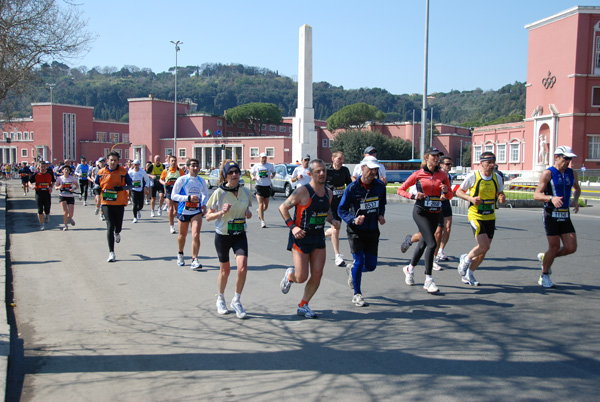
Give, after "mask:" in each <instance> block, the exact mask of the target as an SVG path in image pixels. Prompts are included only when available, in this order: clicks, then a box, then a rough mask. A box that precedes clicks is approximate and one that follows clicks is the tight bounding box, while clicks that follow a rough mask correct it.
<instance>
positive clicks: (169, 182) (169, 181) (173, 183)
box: [167, 179, 177, 187]
mask: <svg viewBox="0 0 600 402" xmlns="http://www.w3.org/2000/svg"><path fill="white" fill-rule="evenodd" d="M176 181H177V179H169V180H167V186H171V187H173V186H174V185H175V182H176Z"/></svg>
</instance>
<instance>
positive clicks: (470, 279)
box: [461, 269, 479, 286]
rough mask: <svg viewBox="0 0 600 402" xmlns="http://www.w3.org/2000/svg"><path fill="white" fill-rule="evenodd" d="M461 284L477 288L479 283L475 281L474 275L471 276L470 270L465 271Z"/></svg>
mask: <svg viewBox="0 0 600 402" xmlns="http://www.w3.org/2000/svg"><path fill="white" fill-rule="evenodd" d="M461 279H462V281H463V283H466V284H467V285H471V286H479V282H477V279H475V275H473V271H471V270H470V269H469V270H467V273H466V274H465V275H464V276H463V277H462V278H461Z"/></svg>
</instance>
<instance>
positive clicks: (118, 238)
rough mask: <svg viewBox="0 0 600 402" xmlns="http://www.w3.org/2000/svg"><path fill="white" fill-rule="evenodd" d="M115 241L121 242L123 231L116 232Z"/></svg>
mask: <svg viewBox="0 0 600 402" xmlns="http://www.w3.org/2000/svg"><path fill="white" fill-rule="evenodd" d="M115 242H117V243H121V233H115Z"/></svg>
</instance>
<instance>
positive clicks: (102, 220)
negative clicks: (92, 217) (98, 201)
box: [100, 214, 106, 222]
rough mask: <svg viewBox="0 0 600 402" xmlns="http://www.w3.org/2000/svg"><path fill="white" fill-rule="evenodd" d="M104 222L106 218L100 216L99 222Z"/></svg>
mask: <svg viewBox="0 0 600 402" xmlns="http://www.w3.org/2000/svg"><path fill="white" fill-rule="evenodd" d="M104 221H106V218H105V217H104V214H102V215H100V222H104Z"/></svg>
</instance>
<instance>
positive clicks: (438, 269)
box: [433, 261, 444, 271]
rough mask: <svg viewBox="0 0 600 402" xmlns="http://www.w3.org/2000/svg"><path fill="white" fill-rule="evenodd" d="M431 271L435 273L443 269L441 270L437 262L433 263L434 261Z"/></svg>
mask: <svg viewBox="0 0 600 402" xmlns="http://www.w3.org/2000/svg"><path fill="white" fill-rule="evenodd" d="M433 269H434V270H435V271H441V270H443V269H444V268H442V266H441V265H440V264H438V263H437V262H435V261H434V262H433Z"/></svg>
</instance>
